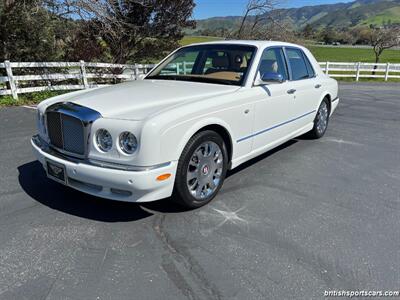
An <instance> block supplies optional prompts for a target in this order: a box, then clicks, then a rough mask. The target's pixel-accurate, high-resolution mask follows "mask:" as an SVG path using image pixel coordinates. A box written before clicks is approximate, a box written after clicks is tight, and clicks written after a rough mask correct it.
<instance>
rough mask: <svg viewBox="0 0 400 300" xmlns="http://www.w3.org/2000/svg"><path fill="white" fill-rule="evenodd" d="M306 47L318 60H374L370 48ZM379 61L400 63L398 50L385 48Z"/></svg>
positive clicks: (399, 51)
mask: <svg viewBox="0 0 400 300" xmlns="http://www.w3.org/2000/svg"><path fill="white" fill-rule="evenodd" d="M308 48H309V49H310V51H311V52H312V53H313V54H314V56H315V58H316V59H317V60H318V61H319V62H325V61H332V62H335V61H336V62H375V55H374V51H373V50H372V49H365V48H345V47H318V46H308ZM380 62H382V63H386V62H390V63H400V50H393V49H388V50H385V51H384V52H383V53H382V56H381V60H380Z"/></svg>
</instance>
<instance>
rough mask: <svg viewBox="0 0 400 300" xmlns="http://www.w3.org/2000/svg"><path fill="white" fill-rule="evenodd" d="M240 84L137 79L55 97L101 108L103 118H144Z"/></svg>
mask: <svg viewBox="0 0 400 300" xmlns="http://www.w3.org/2000/svg"><path fill="white" fill-rule="evenodd" d="M237 89H239V87H238V86H230V85H219V84H207V83H197V82H187V81H170V80H148V79H146V80H138V81H130V82H125V83H121V84H117V85H113V86H109V87H105V88H98V89H94V90H86V91H81V92H77V93H71V94H66V95H63V96H62V97H56V98H54V100H53V101H51V100H50V101H48V102H47V103H46V105H45V107H48V106H49V105H52V104H54V103H57V102H73V103H76V104H79V105H82V106H86V107H89V108H91V109H94V110H96V111H98V112H99V113H100V114H101V115H102V116H103V117H104V118H115V119H126V120H142V119H145V118H147V117H149V116H151V115H153V114H156V113H158V112H160V111H162V110H165V109H169V108H171V107H173V106H175V105H179V104H181V103H182V102H187V101H194V100H200V99H205V98H209V97H213V96H218V95H222V94H227V93H231V92H234V91H236V90H237Z"/></svg>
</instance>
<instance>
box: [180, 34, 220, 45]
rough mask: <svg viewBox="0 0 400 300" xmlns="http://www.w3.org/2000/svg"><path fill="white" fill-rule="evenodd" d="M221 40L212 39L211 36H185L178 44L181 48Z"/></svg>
mask: <svg viewBox="0 0 400 300" xmlns="http://www.w3.org/2000/svg"><path fill="white" fill-rule="evenodd" d="M221 40H223V38H219V37H212V36H185V37H184V38H183V39H182V40H181V41H180V44H181V45H182V46H186V45H190V44H195V43H204V42H212V41H221Z"/></svg>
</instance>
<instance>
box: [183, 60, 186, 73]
mask: <svg viewBox="0 0 400 300" xmlns="http://www.w3.org/2000/svg"><path fill="white" fill-rule="evenodd" d="M183 74H184V75H186V61H184V62H183Z"/></svg>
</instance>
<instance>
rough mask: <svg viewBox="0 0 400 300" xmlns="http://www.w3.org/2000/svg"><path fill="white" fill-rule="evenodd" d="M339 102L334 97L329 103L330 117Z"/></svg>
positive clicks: (337, 98)
mask: <svg viewBox="0 0 400 300" xmlns="http://www.w3.org/2000/svg"><path fill="white" fill-rule="evenodd" d="M339 101H340V99H339V97H336V98H335V99H333V100H332V101H331V115H332V114H333V112H334V111H335V110H336V108H337V106H338V104H339Z"/></svg>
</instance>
